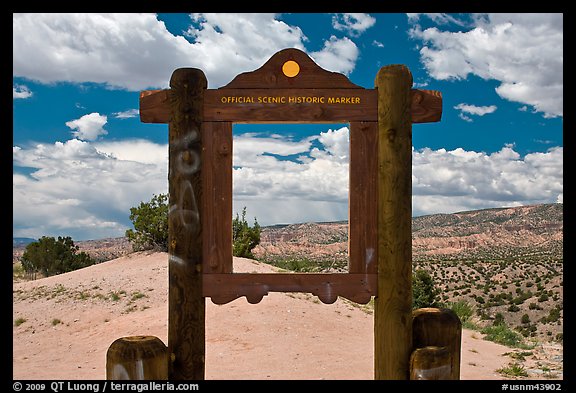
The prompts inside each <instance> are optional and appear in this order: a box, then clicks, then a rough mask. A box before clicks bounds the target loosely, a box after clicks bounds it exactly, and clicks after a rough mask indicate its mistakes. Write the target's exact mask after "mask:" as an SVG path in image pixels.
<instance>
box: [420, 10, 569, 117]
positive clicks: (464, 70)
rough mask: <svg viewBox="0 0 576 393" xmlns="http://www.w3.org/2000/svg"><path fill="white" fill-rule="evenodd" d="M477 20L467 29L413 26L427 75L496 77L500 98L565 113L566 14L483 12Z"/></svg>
mask: <svg viewBox="0 0 576 393" xmlns="http://www.w3.org/2000/svg"><path fill="white" fill-rule="evenodd" d="M410 20H412V21H413V22H414V21H415V20H417V19H415V18H412V19H410V17H409V21H410ZM473 23H474V27H473V28H472V29H471V30H469V31H458V32H451V31H442V30H441V29H439V28H437V27H431V28H427V29H425V30H422V28H421V27H420V26H419V25H418V24H416V25H415V26H414V27H413V28H412V29H411V31H410V34H411V37H413V38H415V39H419V40H421V41H422V42H423V44H424V46H423V47H422V48H421V49H420V58H421V61H422V63H423V64H424V66H425V67H426V69H427V70H428V72H429V74H430V75H431V76H432V77H433V78H435V79H440V80H445V79H448V80H449V79H466V78H467V76H468V75H470V74H472V75H477V76H479V77H480V78H482V79H486V80H496V81H499V82H500V85H499V86H498V87H497V88H496V92H497V93H498V95H500V96H501V97H502V98H504V99H506V100H510V101H514V102H519V103H521V104H526V105H530V106H532V107H533V108H534V110H535V111H537V112H542V113H543V115H544V117H558V116H562V115H563V98H562V97H563V15H562V14H546V13H539V14H525V13H515V14H479V15H475V17H474V21H473Z"/></svg>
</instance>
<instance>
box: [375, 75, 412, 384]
mask: <svg viewBox="0 0 576 393" xmlns="http://www.w3.org/2000/svg"><path fill="white" fill-rule="evenodd" d="M375 84H376V88H377V89H378V127H379V134H378V295H377V296H376V298H375V304H374V374H375V379H377V380H382V379H408V378H409V361H410V354H411V352H412V233H411V229H412V228H411V219H412V216H411V215H412V121H411V114H410V107H411V101H412V100H411V98H412V97H411V90H410V87H411V86H412V75H411V74H410V71H409V70H408V68H407V67H406V66H404V65H390V66H386V67H382V68H381V69H380V70H379V72H378V74H377V76H376V82H375Z"/></svg>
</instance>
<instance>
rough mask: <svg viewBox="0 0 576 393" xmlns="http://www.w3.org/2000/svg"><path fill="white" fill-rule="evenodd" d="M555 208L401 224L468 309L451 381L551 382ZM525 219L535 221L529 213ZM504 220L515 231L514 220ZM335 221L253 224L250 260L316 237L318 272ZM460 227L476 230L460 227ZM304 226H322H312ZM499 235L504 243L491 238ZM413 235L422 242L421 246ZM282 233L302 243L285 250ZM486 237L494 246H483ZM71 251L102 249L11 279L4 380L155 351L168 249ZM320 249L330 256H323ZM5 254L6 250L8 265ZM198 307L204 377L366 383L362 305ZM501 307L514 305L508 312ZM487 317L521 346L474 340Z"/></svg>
mask: <svg viewBox="0 0 576 393" xmlns="http://www.w3.org/2000/svg"><path fill="white" fill-rule="evenodd" d="M558 209H560V212H561V209H562V205H560V206H552V207H550V206H544V207H542V206H538V207H532V208H524V209H520V208H514V209H513V210H506V209H502V210H498V211H492V212H490V214H496V213H497V215H499V216H500V217H501V220H500V223H499V224H498V225H492V224H491V223H492V222H494V220H493V218H490V219H489V218H488V217H487V216H486V214H488V213H487V212H484V213H482V212H476V213H474V217H476V219H477V220H479V221H481V222H483V224H482V225H480V224H470V222H471V218H470V217H466V220H467V221H468V224H467V229H464V224H463V223H462V220H461V219H459V218H458V217H456V216H454V215H446V216H449V217H444V218H443V219H445V220H448V221H451V222H452V223H451V224H450V226H448V225H447V224H445V222H446V221H442V220H440V219H441V218H442V217H427V218H422V219H421V220H426V221H428V222H432V224H431V226H432V227H436V228H442V226H444V228H443V229H442V230H441V229H438V230H437V231H433V230H431V229H430V226H426V225H424V224H421V222H419V221H416V224H414V223H413V229H414V234H415V235H414V240H413V244H414V246H415V247H414V248H415V252H414V258H413V259H414V263H415V267H421V268H424V269H427V270H429V271H430V272H432V273H433V277H434V279H435V281H436V282H437V284H438V286H439V287H440V288H441V294H440V296H441V299H442V300H444V301H447V302H451V301H457V300H462V299H466V300H467V301H470V302H471V304H472V305H473V306H474V308H475V310H476V312H475V315H474V316H473V317H472V318H470V321H469V322H470V324H471V325H469V326H471V327H475V328H473V329H470V328H467V327H466V326H468V325H465V329H464V330H463V334H462V351H461V379H464V380H470V379H474V380H503V379H541V380H558V379H563V345H562V329H563V309H562V308H561V307H560V308H558V307H559V306H558V305H559V304H560V305H561V304H562V299H563V293H562V292H563V291H562V288H563V278H562V275H563V274H562V273H563V270H562V255H561V250H562V247H561V243H562V236H561V235H562V225H558V224H561V223H562V221H561V220H560V222H559V223H558V215H557V214H556V215H554V214H553V212H557V211H558ZM470 214H472V213H470ZM482 215H484V216H483V218H482V217H479V216H482ZM538 215H544V217H546V219H547V220H548V221H545V220H543V219H535V218H534V217H535V216H538ZM502 216H506V217H507V219H502ZM415 220H416V219H415ZM511 220H512V221H511ZM514 220H516V221H518V222H520V221H522V222H523V224H522V225H520V226H514V225H513V223H514ZM552 221H554V222H552ZM339 225H340V226H341V225H342V224H341V223H332V224H321V223H309V224H302V225H300V230H302V228H308V230H312V231H314V233H316V234H317V235H318V234H322V233H324V235H325V236H326V237H327V238H326V237H323V236H324V235H322V236H320V237H318V236H317V238H314V237H313V236H312V235H310V236H308V237H306V236H301V235H298V234H297V232H294V231H295V230H296V229H295V228H292V232H289V231H288V230H289V228H288V226H283V227H281V228H264V231H263V235H262V243H261V245H260V246H259V249H258V250H257V251H258V252H259V253H260V254H258V258H259V259H260V258H262V259H264V260H268V261H271V260H275V261H276V262H278V260H279V255H280V252H278V253H277V254H274V253H273V252H272V251H271V250H274V249H276V250H281V253H284V255H285V256H286V258H288V259H290V258H294V256H295V255H298V254H299V253H301V252H302V249H307V250H308V251H307V252H308V255H313V253H312V251H311V250H312V248H313V247H312V244H313V243H314V242H316V243H315V244H317V246H316V251H314V253H315V254H317V255H321V254H322V255H326V256H327V257H326V261H328V262H329V263H328V265H327V267H323V269H324V268H326V269H327V268H331V269H338V268H339V267H338V263H337V260H336V257H334V256H335V255H339V254H337V253H336V252H334V250H336V251H338V248H339V247H342V245H341V244H340V243H345V238H346V236H345V232H344V235H342V228H341V227H339ZM474 225H476V226H477V227H476V229H471V228H473V227H474ZM317 226H325V227H328V226H334V227H335V228H336V230H335V231H332V232H330V231H328V229H326V228H324V229H325V230H324V231H318V230H317ZM480 226H482V228H480ZM426 228H428V229H426ZM458 228H459V229H458ZM487 228H488V229H487ZM279 229H281V230H282V231H284V235H283V236H284V237H283V238H282V237H280V236H278V235H274V231H278V230H279ZM458 230H460V231H461V232H458ZM506 231H507V233H508V236H504V234H505V233H506ZM486 233H492V235H491V236H488V235H486ZM423 234H424V235H423ZM519 234H521V235H522V236H519ZM538 236H539V237H538ZM426 237H428V238H429V241H428V242H426V241H425V240H423V239H425V238H426ZM296 238H300V240H299V241H302V240H303V241H304V243H306V241H307V242H308V243H306V244H304V245H303V246H302V247H303V248H302V249H300V250H298V247H296V246H295V244H296V243H295V241H294V240H295V239H296ZM442 238H443V239H442ZM497 238H499V239H501V241H500V242H499V243H498V244H495V243H493V240H492V239H497ZM514 238H520V239H526V238H529V239H530V241H525V240H517V241H514ZM306 239H307V240H306ZM327 239H332V240H330V241H328V240H327ZM539 239H540V240H539ZM473 240H474V241H475V242H476V243H471V242H472V241H473ZM538 242H539V243H538ZM78 244H79V245H80V246H81V249H84V250H91V252H93V253H94V255H102V254H103V253H104V251H102V249H104V248H105V249H107V250H108V251H106V252H107V253H108V254H106V255H107V256H114V257H115V258H114V259H111V260H108V261H104V262H101V263H98V264H96V265H93V266H90V267H87V268H83V269H79V270H76V271H73V272H69V273H65V274H60V275H56V276H51V277H47V278H39V279H36V280H26V279H25V278H23V277H21V276H18V275H15V276H14V277H15V278H14V281H13V315H12V318H13V378H14V379H62V380H68V379H70V380H72V379H73V380H84V379H104V378H105V365H106V351H107V349H108V347H109V346H110V344H112V342H113V341H114V340H116V339H118V338H120V337H125V336H133V335H150V336H156V337H158V338H160V339H161V340H162V341H163V342H164V343H165V344H166V343H167V323H168V303H167V299H168V254H167V253H164V252H151V251H148V252H132V251H131V249H130V247H129V244H128V243H127V242H126V241H125V239H117V240H115V239H107V240H105V241H99V243H98V244H99V246H97V245H95V243H94V242H79V243H78ZM474 244H475V245H474ZM483 244H487V245H488V247H484V246H483ZM502 244H508V248H505V247H503V246H502ZM559 245H560V247H559ZM290 247H291V249H292V251H293V252H292V254H291V253H290V252H289V251H290ZM326 248H332V253H331V254H330V252H328V251H326ZM19 249H20V251H18V247H16V246H15V248H14V261H17V260H18V255H17V253H18V252H21V250H22V248H21V247H20V248H19ZM487 249H490V250H497V252H498V253H499V255H500V257H498V258H492V259H491V257H489V256H490V255H492V256H493V255H494V254H493V253H492V254H490V255H489V256H487V255H486V250H487ZM265 250H268V254H267V256H265V255H264V254H265V253H264V251H265ZM511 250H513V252H512V251H511ZM558 250H560V254H558ZM255 251H256V250H255ZM98 253H100V254H98ZM323 253H325V254H323ZM255 254H256V253H255ZM20 255H21V254H20ZM510 255H512V256H510ZM507 257H509V260H507V259H506V258H507ZM317 259H318V260H319V261H321V260H322V259H323V258H317ZM14 261H13V262H14ZM306 266H307V265H306ZM278 269H280V268H279V267H276V266H274V265H273V264H270V263H265V262H263V261H257V260H251V259H245V258H235V259H234V271H235V272H271V271H277V270H278ZM476 276H478V277H477V278H476ZM530 283H532V285H530ZM516 284H519V285H516ZM538 288H541V289H538ZM456 292H457V293H456ZM501 293H507V294H509V295H500V294H501ZM491 295H492V296H491ZM528 295H530V296H528ZM542 295H546V297H543V296H542ZM481 297H482V298H483V299H482V300H483V302H482V300H479V298H481ZM539 299H545V300H542V301H539ZM500 302H501V303H502V304H498V303H500ZM206 304H207V307H206V309H207V310H206V379H208V380H222V379H229V380H314V379H325V380H332V379H336V380H344V379H351V380H370V379H373V375H374V371H373V316H372V310H371V307H370V305H366V306H361V305H357V304H355V303H352V302H349V301H347V300H345V299H339V300H338V301H337V302H335V303H334V304H331V305H325V304H322V303H321V302H319V301H318V299H317V298H316V297H314V296H311V295H308V294H297V293H271V294H269V295H268V296H266V297H264V299H263V300H262V302H260V303H258V304H256V305H253V304H249V303H248V302H247V301H246V299H244V298H241V299H237V300H235V301H233V302H231V303H228V304H226V305H221V306H220V305H215V304H213V303H212V302H211V301H210V300H209V299H207V300H206ZM531 304H535V305H536V307H534V306H531ZM513 305H514V306H516V307H517V308H518V310H519V311H508V309H509V308H510V307H511V306H513ZM513 309H515V308H513ZM553 310H558V312H557V313H556V312H554V311H553ZM524 311H526V312H524ZM528 312H530V314H529V321H530V322H529V323H523V322H522V321H520V320H519V319H521V318H520V316H519V315H521V314H524V313H526V314H528ZM498 313H500V314H502V316H503V317H504V319H505V321H506V323H508V324H509V325H510V326H512V327H518V328H516V329H515V330H516V331H517V332H522V336H523V337H524V338H525V343H526V345H525V346H521V347H509V346H505V345H501V344H497V343H495V342H492V341H488V340H487V339H486V335H485V334H483V333H481V332H480V327H482V326H487V325H489V324H490V323H492V320H493V319H494V318H495V315H496V314H498ZM551 315H552V316H555V315H558V318H552V317H551ZM532 326H534V328H531V327H532ZM523 327H524V330H522V328H523ZM548 332H550V333H548Z"/></svg>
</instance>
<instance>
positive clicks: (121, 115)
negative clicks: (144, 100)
mask: <svg viewBox="0 0 576 393" xmlns="http://www.w3.org/2000/svg"><path fill="white" fill-rule="evenodd" d="M139 115H140V110H138V109H128V110H127V111H123V112H114V113H112V116H114V117H115V118H117V119H130V118H131V117H138V116H139Z"/></svg>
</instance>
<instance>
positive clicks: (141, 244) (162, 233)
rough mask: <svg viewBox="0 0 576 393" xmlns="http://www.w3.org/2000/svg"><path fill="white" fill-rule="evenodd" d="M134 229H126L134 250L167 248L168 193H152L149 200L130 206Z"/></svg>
mask: <svg viewBox="0 0 576 393" xmlns="http://www.w3.org/2000/svg"><path fill="white" fill-rule="evenodd" d="M130 221H132V224H133V225H134V229H133V230H132V229H128V230H127V231H126V234H125V235H126V237H127V238H128V240H130V242H131V243H132V247H133V249H134V251H140V250H151V249H154V250H159V251H167V250H168V194H158V195H153V196H152V199H151V200H150V202H140V205H139V206H137V207H132V208H130Z"/></svg>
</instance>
